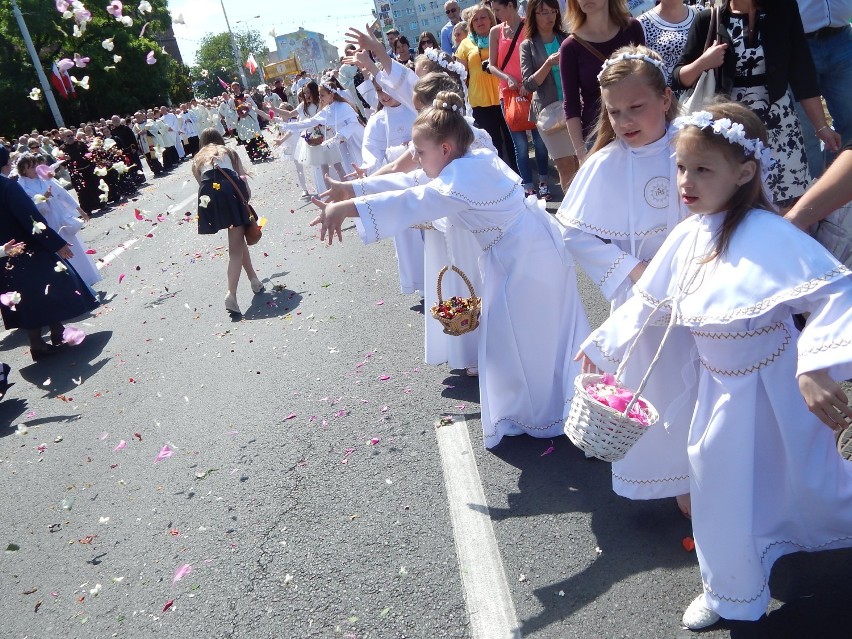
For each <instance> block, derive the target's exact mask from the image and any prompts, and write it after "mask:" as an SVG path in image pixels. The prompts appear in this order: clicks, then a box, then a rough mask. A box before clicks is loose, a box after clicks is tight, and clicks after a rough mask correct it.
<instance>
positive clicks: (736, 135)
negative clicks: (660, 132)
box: [672, 111, 772, 180]
mask: <svg viewBox="0 0 852 639" xmlns="http://www.w3.org/2000/svg"><path fill="white" fill-rule="evenodd" d="M672 126H673V127H674V128H675V129H677V130H678V131H680V130H681V129H684V128H686V127H688V126H694V127H696V128H698V129H701V130H703V129H706V128H708V127H709V128H710V129H712V131H713V133H714V134H715V135H721V136H722V137H723V138H725V139H726V140H727V141H728V142H730V143H731V144H737V145H739V146H741V147H742V148H743V149H745V151H746V153H747V154H748V155H751V156H752V157H754V159H755V160H757V161H758V162H759V163H760V170H761V175H762V177H763V179H764V180H766V178H767V177H768V176H769V171H770V169H771V168H772V151H771V150H770V148H769V147H768V146H767V145H765V144H764V143H763V142H762V141H760V140H758V139H756V138H749V137H747V136H746V132H745V127H744V126H743V125H742V124H740V123H739V122H733V121H732V120H731V119H730V118H719V119H718V120H714V119H713V114H711V113H710V112H708V111H696V112H695V113H693V114H691V115H685V116H681V117H679V118H675V120H674V122H672Z"/></svg>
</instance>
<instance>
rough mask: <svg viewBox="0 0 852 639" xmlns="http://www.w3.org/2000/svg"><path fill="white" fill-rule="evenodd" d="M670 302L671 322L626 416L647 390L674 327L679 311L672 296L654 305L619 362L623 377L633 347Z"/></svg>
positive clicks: (617, 372) (616, 374) (619, 370)
mask: <svg viewBox="0 0 852 639" xmlns="http://www.w3.org/2000/svg"><path fill="white" fill-rule="evenodd" d="M669 302H671V303H672V313H671V317H670V318H669V324H668V326H666V331H665V333H663V339H661V340H660V345H659V346H658V347H657V352H656V353H654V358H653V359H652V360H651V363H650V364H648V370H646V371H645V374H644V375H643V376H642V381H640V382H639V387H638V388H637V389H636V391H635V392H634V393H633V399H631V400H630V402H629V403H628V404H627V407H626V408H625V409H624V413H623V415H624V416H625V417H627V415H628V414H629V413H630V409H631V408H633V405H634V404H635V403H636V401H637V400H638V399H639V396H640V395H641V394H642V391H644V390H645V386H646V385H647V384H648V379H649V378H650V377H651V371H653V370H654V368H655V367H656V365H657V362H659V361H660V355H662V352H663V346H664V345H665V343H666V340H667V339H668V337H669V333H671V331H672V328H673V327H674V324H675V317H676V315H677V313H676V312H675V308H674V300H673V299H672V298H665V299H662V300H660V302H659V303H658V304H657V305H656V306H655V307H654V310H653V311H651V312H650V313H649V314H648V317H647V318H646V319H645V322H644V323H643V324H642V327H641V328H640V329H639V332H638V333H637V334H636V337H635V338H634V339H633V342H632V343H631V344H630V348H628V349H627V352H626V353H625V354H624V359H622V360H621V364H619V366H618V369H617V370H616V371H615V377H616V379H621V374H622V373H623V372H624V367H625V366H626V365H627V360H628V359H629V358H630V355H631V354H632V353H633V349H634V347H635V346H636V344H637V342H638V341H639V338H640V337H641V336H642V333H643V332H644V331H645V329H646V328H647V327H648V325H649V324H650V323H651V320H652V319H653V317H654V315H655V314H656V313H657V311H659V310H660V309H661V308H662V307H663V306H664V305H665V304H666V303H669Z"/></svg>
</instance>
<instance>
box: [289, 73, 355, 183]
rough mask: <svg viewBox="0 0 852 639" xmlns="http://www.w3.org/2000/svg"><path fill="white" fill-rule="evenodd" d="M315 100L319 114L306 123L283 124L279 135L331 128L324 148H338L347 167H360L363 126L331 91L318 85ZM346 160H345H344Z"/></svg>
mask: <svg viewBox="0 0 852 639" xmlns="http://www.w3.org/2000/svg"><path fill="white" fill-rule="evenodd" d="M319 99H320V105H321V106H322V110H321V111H319V112H318V113H317V114H316V115H314V116H313V117H310V118H308V119H307V120H300V121H298V122H285V123H284V124H282V125H281V126H280V128H281V130H282V131H294V132H297V131H298V132H301V131H306V130H308V129H312V128H313V127H315V126H317V125H320V124H323V125H326V126H328V127H331V128H332V129H333V131H334V135H333V136H332V137H331V138H326V140H325V141H324V142H323V145H324V146H327V147H328V146H331V145H338V147H345V148H341V151H344V150H345V151H346V153H348V156H349V161H350V164H349V166H352V165H353V164H354V165H356V166H361V164H362V163H363V158H362V157H361V146H362V145H363V143H364V125H363V124H361V121H360V120H359V119H358V113H357V112H356V111H355V109H353V108H352V105H351V104H349V103H348V102H347V101H346V100H344V99H343V98H342V97H340V95H338V94H337V93H336V92H335V90H334V89H333V88H332V87H330V86H326V85H325V84H321V85H320V86H319ZM344 159H346V158H344Z"/></svg>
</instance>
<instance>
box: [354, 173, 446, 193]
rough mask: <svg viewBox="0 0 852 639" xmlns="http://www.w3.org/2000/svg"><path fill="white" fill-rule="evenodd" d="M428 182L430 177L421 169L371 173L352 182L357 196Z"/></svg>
mask: <svg viewBox="0 0 852 639" xmlns="http://www.w3.org/2000/svg"><path fill="white" fill-rule="evenodd" d="M428 182H430V179H429V178H428V177H426V174H425V173H423V171H422V170H421V169H417V170H416V171H412V172H411V173H387V174H385V175H371V176H370V177H366V178H362V179H360V180H354V181H353V182H352V183H351V184H352V188H353V190H354V191H355V197H366V196H368V195H375V194H377V193H386V192H388V191H403V190H405V189H410V188H411V187H414V186H420V185H422V184H427V183H428Z"/></svg>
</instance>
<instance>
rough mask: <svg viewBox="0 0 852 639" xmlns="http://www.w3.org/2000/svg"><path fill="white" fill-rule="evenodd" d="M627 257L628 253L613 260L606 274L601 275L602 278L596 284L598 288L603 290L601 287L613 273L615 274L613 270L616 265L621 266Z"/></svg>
mask: <svg viewBox="0 0 852 639" xmlns="http://www.w3.org/2000/svg"><path fill="white" fill-rule="evenodd" d="M627 255H628V253H622V254H621V255H619V256H618V259H617V260H615V262H613V263H612V266H610V267H609V268H608V269H607V271H606V273H604V274H603V277H602V278H601V279H600V281H599V282H598V288H603V285H604V284H605V283H606V281H607V280H608V279H609V278H610V277H611V276H612V274H613V273H615V269H617V268H618V265H619V264H621V263H622V262H623V261H624V260H625V259H627Z"/></svg>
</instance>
